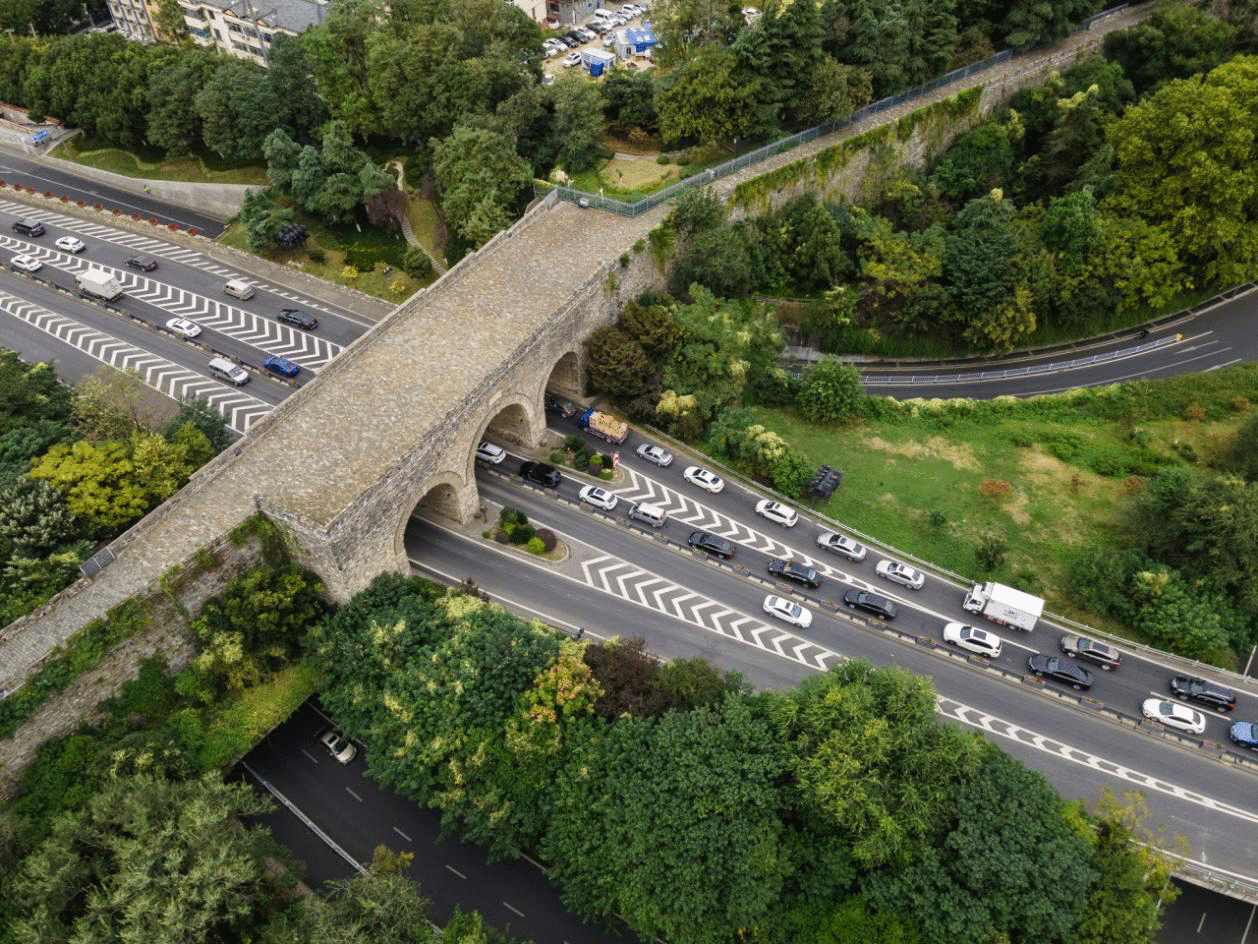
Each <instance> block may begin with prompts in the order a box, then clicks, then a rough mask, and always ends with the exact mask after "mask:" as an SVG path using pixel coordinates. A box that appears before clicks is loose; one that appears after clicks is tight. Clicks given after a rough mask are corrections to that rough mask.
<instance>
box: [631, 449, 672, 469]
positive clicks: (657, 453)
mask: <svg viewBox="0 0 1258 944" xmlns="http://www.w3.org/2000/svg"><path fill="white" fill-rule="evenodd" d="M638 457H639V458H641V459H645V460H646V461H647V462H654V463H655V464H656V465H658V466H659V467H660V468H661V469H662V468H664V467H665V466H670V465H672V464H673V454H672V453H671V452H668V451H667V450H665V449H662V448H660V447H659V446H653V445H651V444H650V443H643V444H642V445H641V446H639V447H638Z"/></svg>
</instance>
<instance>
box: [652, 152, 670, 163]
mask: <svg viewBox="0 0 1258 944" xmlns="http://www.w3.org/2000/svg"><path fill="white" fill-rule="evenodd" d="M655 163H657V164H667V163H668V155H667V154H661V155H660V156H659V157H657V158H656V159H655Z"/></svg>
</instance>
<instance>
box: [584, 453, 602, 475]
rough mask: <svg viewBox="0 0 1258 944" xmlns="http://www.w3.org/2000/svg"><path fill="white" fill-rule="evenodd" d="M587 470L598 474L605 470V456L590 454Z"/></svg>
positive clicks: (591, 473) (592, 473)
mask: <svg viewBox="0 0 1258 944" xmlns="http://www.w3.org/2000/svg"><path fill="white" fill-rule="evenodd" d="M587 471H588V472H589V473H590V475H598V474H599V473H600V472H602V471H603V457H602V456H590V464H589V467H588V469H587Z"/></svg>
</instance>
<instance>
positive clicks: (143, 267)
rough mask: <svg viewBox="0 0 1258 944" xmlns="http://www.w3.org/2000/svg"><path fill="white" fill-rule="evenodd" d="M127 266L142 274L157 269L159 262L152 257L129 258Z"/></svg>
mask: <svg viewBox="0 0 1258 944" xmlns="http://www.w3.org/2000/svg"><path fill="white" fill-rule="evenodd" d="M127 265H128V266H130V267H131V268H133V269H139V270H140V271H141V272H152V271H153V270H154V269H156V268H157V260H156V259H154V258H153V257H152V256H129V257H128V258H127Z"/></svg>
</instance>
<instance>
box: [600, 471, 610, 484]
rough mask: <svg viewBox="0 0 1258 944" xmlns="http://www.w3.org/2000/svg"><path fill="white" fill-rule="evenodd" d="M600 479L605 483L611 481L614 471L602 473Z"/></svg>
mask: <svg viewBox="0 0 1258 944" xmlns="http://www.w3.org/2000/svg"><path fill="white" fill-rule="evenodd" d="M598 477H599V478H600V479H602V480H603V481H604V482H607V481H610V480H611V479H612V477H613V474H612V470H611V469H604V470H603V471H602V472H600V473H599V474H598Z"/></svg>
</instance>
